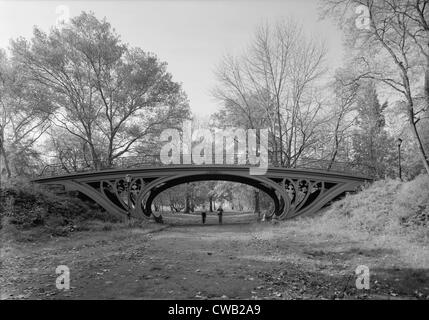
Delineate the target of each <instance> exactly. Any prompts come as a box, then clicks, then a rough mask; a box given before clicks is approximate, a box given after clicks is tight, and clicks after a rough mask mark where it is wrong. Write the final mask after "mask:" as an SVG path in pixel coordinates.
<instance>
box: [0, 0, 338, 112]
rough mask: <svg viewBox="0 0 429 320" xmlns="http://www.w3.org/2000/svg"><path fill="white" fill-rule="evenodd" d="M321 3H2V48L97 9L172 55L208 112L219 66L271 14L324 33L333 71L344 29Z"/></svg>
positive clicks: (135, 40) (194, 102) (126, 33)
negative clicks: (322, 12)
mask: <svg viewBox="0 0 429 320" xmlns="http://www.w3.org/2000/svg"><path fill="white" fill-rule="evenodd" d="M64 6H65V7H64ZM62 8H66V9H67V10H66V11H64V10H63V9H62ZM317 8H318V1H317V0H271V1H267V0H263V1H257V0H252V1H234V0H229V1H215V0H200V1H181V0H171V1H168V0H163V1H145V0H134V1H112V0H111V1H101V0H93V1H49V0H46V1H0V47H2V48H7V47H8V46H9V39H11V38H16V37H18V36H24V37H26V38H30V37H31V34H32V29H33V26H34V25H37V26H39V27H40V28H41V29H43V30H46V31H47V30H48V29H49V28H50V27H51V26H52V25H55V23H56V21H57V19H58V18H59V17H60V16H61V15H63V16H64V15H66V14H67V11H68V12H69V15H70V16H71V17H73V16H75V15H78V14H79V13H80V12H81V11H93V12H94V13H95V15H96V16H97V17H98V18H103V17H106V18H107V20H108V21H109V22H110V23H111V24H112V26H113V27H114V28H115V29H116V31H117V32H118V33H119V34H120V35H121V37H122V40H123V41H124V42H126V43H129V44H130V45H131V46H137V47H141V48H142V49H144V50H145V51H150V52H154V53H156V54H157V55H158V57H159V58H160V59H161V60H162V61H166V62H167V63H168V70H169V71H170V72H171V73H172V74H173V77H174V80H175V81H178V82H181V83H182V84H183V87H184V89H185V91H186V93H187V94H188V97H189V100H190V105H191V109H192V111H193V112H194V113H196V114H198V115H201V116H204V115H209V114H211V113H213V112H215V111H216V110H217V108H218V107H219V103H218V102H216V101H214V100H213V98H212V97H211V96H210V90H211V89H212V88H213V87H214V85H215V83H216V82H215V78H214V75H213V70H214V68H215V67H216V65H217V64H218V63H219V61H220V59H221V58H222V56H223V55H224V54H226V53H234V54H235V53H239V52H240V51H241V50H243V49H244V48H245V47H246V46H247V45H248V44H249V42H250V40H251V38H252V34H253V32H254V30H255V27H256V26H257V25H258V24H260V23H261V22H264V21H266V20H268V21H276V20H278V19H282V18H286V17H288V16H291V17H293V18H294V19H295V20H296V21H299V22H300V23H302V24H303V27H304V29H305V31H306V32H307V33H308V34H312V35H316V36H317V37H322V38H325V40H326V43H327V47H328V49H329V55H328V63H329V66H330V70H334V68H335V67H337V66H339V65H340V64H341V58H342V55H343V53H342V45H341V43H342V41H341V33H340V31H339V30H338V29H337V28H336V26H335V25H334V24H333V23H332V22H330V21H319V19H318V16H319V13H318V10H317Z"/></svg>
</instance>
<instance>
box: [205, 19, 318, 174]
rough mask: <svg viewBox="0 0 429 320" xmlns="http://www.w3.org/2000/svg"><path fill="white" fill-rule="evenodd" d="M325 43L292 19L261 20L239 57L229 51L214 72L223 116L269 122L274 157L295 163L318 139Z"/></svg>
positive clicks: (250, 124)
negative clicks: (320, 85)
mask: <svg viewBox="0 0 429 320" xmlns="http://www.w3.org/2000/svg"><path fill="white" fill-rule="evenodd" d="M325 54H326V50H325V47H324V45H323V44H321V43H319V42H317V41H315V40H313V39H307V38H306V37H305V35H304V33H303V31H302V29H301V28H300V27H299V26H298V24H297V23H296V22H294V21H292V20H289V21H281V22H278V23H277V24H275V25H273V26H271V25H267V24H265V25H262V26H261V27H259V29H257V31H256V33H255V37H254V40H253V42H252V45H251V46H250V47H249V48H248V50H247V51H246V52H245V54H244V55H243V56H241V57H238V58H234V57H231V56H227V57H225V58H224V60H223V61H222V62H221V64H220V66H219V67H218V70H217V72H216V76H217V79H218V82H219V84H218V86H217V87H216V88H215V90H214V92H213V94H214V96H215V97H216V98H217V99H218V100H219V101H221V102H222V103H223V104H224V108H225V109H224V110H223V111H221V113H219V115H222V112H223V115H225V116H226V115H234V116H239V118H240V119H242V120H244V121H245V122H246V125H247V126H248V127H250V128H257V127H258V126H267V127H268V128H269V134H270V151H271V153H272V158H273V159H272V160H273V161H274V162H276V163H278V164H280V165H284V166H288V167H293V166H295V165H296V164H297V161H298V159H299V158H300V157H301V156H302V154H303V153H305V150H306V149H307V148H309V147H310V146H311V145H312V144H313V143H315V141H316V135H317V130H318V127H319V125H320V124H321V121H320V118H319V115H320V111H321V108H322V103H321V101H320V100H318V98H317V89H318V88H319V87H318V81H319V80H320V79H321V77H322V76H323V74H324V73H325V71H326V70H325V68H324V57H325Z"/></svg>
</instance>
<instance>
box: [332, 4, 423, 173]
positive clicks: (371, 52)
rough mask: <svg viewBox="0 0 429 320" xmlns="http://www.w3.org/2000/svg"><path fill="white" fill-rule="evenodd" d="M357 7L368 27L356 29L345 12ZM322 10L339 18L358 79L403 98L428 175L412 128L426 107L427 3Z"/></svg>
mask: <svg viewBox="0 0 429 320" xmlns="http://www.w3.org/2000/svg"><path fill="white" fill-rule="evenodd" d="M358 6H361V7H362V8H365V11H367V13H368V15H367V19H368V24H367V25H366V26H365V25H364V26H363V27H361V28H357V27H356V25H355V20H356V16H353V15H350V14H347V13H348V12H350V10H353V12H354V11H355V10H356V8H357V7H358ZM324 9H325V13H328V14H331V15H334V16H336V17H341V18H339V21H340V25H341V26H342V27H343V28H344V29H345V31H346V34H347V36H348V43H349V46H350V48H352V49H353V51H352V52H351V53H352V55H353V58H354V59H353V60H352V63H353V64H354V66H355V67H356V72H357V74H358V77H357V78H358V79H359V78H370V79H374V80H376V81H378V82H379V83H380V84H383V85H385V86H388V87H389V88H391V89H392V90H393V92H396V93H397V94H398V95H399V96H400V97H402V99H403V100H404V104H405V106H406V113H407V118H408V123H409V125H410V128H411V130H412V133H413V137H414V140H415V142H416V144H417V146H418V150H419V154H420V157H421V160H422V163H423V165H424V167H425V169H426V171H427V172H428V173H429V153H428V152H429V151H428V150H427V148H426V147H425V145H424V143H423V142H422V136H421V133H420V132H419V129H418V126H417V124H418V123H419V121H421V120H422V119H423V117H424V116H425V114H427V112H426V111H427V110H428V106H429V95H428V93H429V25H428V20H429V14H428V12H429V11H428V10H429V1H428V0H410V1H403V0H325V1H324ZM344 17H347V18H344Z"/></svg>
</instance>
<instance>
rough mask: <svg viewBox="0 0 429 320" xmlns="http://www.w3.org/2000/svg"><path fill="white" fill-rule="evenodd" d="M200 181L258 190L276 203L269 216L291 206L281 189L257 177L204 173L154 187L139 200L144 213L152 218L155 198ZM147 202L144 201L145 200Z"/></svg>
mask: <svg viewBox="0 0 429 320" xmlns="http://www.w3.org/2000/svg"><path fill="white" fill-rule="evenodd" d="M199 181H231V182H238V183H242V184H246V185H249V186H252V187H254V188H257V189H259V190H261V191H262V192H264V193H265V194H267V195H268V196H269V197H270V198H271V199H272V201H273V203H274V210H273V211H272V212H270V213H269V214H268V216H272V215H277V216H278V215H280V214H281V212H282V211H283V210H284V209H285V206H289V205H290V202H289V201H287V200H288V198H287V197H286V198H283V197H285V195H281V191H282V190H281V188H280V187H279V186H278V185H277V184H275V183H273V182H271V183H270V181H264V180H262V181H261V179H258V178H257V177H255V176H246V175H237V174H214V173H211V174H210V173H202V174H194V175H183V176H180V177H172V178H170V179H166V180H163V181H162V182H160V183H159V184H158V186H154V187H153V188H151V189H150V190H148V191H147V192H148V193H149V195H147V194H142V195H141V198H140V199H138V200H137V203H139V201H143V202H144V211H143V213H144V214H145V215H146V216H150V215H151V214H153V213H152V203H153V201H154V200H155V198H156V197H157V196H158V195H160V194H161V193H162V192H163V191H166V190H168V189H170V188H173V187H175V186H178V185H181V184H184V183H191V182H199ZM145 197H146V200H143V199H145Z"/></svg>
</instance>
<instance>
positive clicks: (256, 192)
mask: <svg viewBox="0 0 429 320" xmlns="http://www.w3.org/2000/svg"><path fill="white" fill-rule="evenodd" d="M254 199H255V213H258V214H259V213H260V212H261V209H260V206H259V191H256V190H255V192H254Z"/></svg>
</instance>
